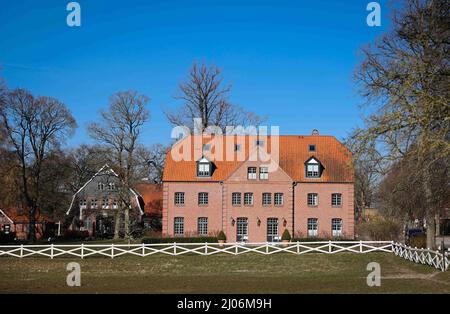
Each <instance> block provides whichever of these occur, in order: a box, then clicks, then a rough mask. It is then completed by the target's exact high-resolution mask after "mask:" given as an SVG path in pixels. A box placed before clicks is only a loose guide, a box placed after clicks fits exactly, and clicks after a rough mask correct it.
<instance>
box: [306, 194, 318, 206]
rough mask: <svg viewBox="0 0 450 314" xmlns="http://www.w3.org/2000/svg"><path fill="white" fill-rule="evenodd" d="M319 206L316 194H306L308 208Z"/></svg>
mask: <svg viewBox="0 0 450 314" xmlns="http://www.w3.org/2000/svg"><path fill="white" fill-rule="evenodd" d="M317 205H319V195H318V194H317V193H308V206H317Z"/></svg>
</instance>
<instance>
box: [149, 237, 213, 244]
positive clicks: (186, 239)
mask: <svg viewBox="0 0 450 314" xmlns="http://www.w3.org/2000/svg"><path fill="white" fill-rule="evenodd" d="M174 242H176V243H205V242H208V243H217V242H218V240H217V237H173V238H143V239H142V243H144V244H154V243H174Z"/></svg>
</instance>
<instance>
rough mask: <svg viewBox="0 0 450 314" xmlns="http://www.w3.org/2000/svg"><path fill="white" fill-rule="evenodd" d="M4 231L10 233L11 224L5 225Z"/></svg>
mask: <svg viewBox="0 0 450 314" xmlns="http://www.w3.org/2000/svg"><path fill="white" fill-rule="evenodd" d="M3 231H4V232H5V234H8V233H10V232H11V225H4V226H3Z"/></svg>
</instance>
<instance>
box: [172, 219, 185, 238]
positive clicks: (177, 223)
mask: <svg viewBox="0 0 450 314" xmlns="http://www.w3.org/2000/svg"><path fill="white" fill-rule="evenodd" d="M173 232H174V233H175V235H183V234H184V217H175V219H174V224H173Z"/></svg>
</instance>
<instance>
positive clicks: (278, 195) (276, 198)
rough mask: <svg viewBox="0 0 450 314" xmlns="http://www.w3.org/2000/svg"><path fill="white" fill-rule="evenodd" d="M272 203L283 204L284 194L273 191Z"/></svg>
mask: <svg viewBox="0 0 450 314" xmlns="http://www.w3.org/2000/svg"><path fill="white" fill-rule="evenodd" d="M273 204H274V205H275V206H283V205H284V194H283V193H274V195H273Z"/></svg>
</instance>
